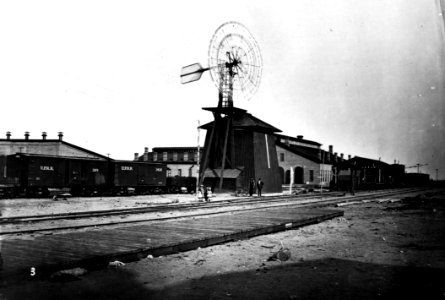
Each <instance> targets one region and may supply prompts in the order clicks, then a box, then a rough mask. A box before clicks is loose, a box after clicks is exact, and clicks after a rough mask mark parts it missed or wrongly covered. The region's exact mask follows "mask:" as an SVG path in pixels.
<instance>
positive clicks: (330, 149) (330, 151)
mask: <svg viewBox="0 0 445 300" xmlns="http://www.w3.org/2000/svg"><path fill="white" fill-rule="evenodd" d="M333 151H334V147H333V146H332V145H329V153H331V154H332V152H333Z"/></svg>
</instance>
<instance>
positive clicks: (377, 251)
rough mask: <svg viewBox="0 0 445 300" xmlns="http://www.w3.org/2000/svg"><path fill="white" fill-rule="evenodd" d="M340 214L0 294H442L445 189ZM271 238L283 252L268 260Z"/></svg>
mask: <svg viewBox="0 0 445 300" xmlns="http://www.w3.org/2000/svg"><path fill="white" fill-rule="evenodd" d="M341 209H342V210H344V217H341V218H336V219H333V220H330V221H326V222H323V223H320V224H316V225H311V226H307V227H303V228H300V229H296V230H289V231H285V232H280V233H276V234H270V235H265V236H259V237H255V238H252V239H249V240H243V241H236V242H231V243H227V244H223V245H217V246H212V247H207V248H202V249H197V250H193V251H188V252H183V253H178V254H174V255H168V256H163V257H154V258H146V259H143V260H140V261H137V262H133V263H127V264H126V265H124V266H120V267H109V268H107V269H103V270H89V271H88V273H86V274H85V275H82V276H76V277H68V278H67V277H62V278H58V279H54V280H49V279H44V280H43V279H42V280H38V281H32V280H30V281H26V282H20V283H17V284H15V285H12V286H8V287H3V288H1V289H0V299H405V298H406V299H407V298H410V299H445V194H444V193H443V192H442V193H441V194H436V195H429V196H428V197H416V198H407V199H404V200H403V201H400V202H394V203H391V202H384V203H376V202H369V203H362V204H356V205H347V206H343V207H341ZM281 243H282V244H283V245H284V247H285V248H288V249H289V250H290V253H291V257H290V259H288V260H286V261H269V260H268V258H269V257H270V256H271V255H272V254H273V253H275V252H276V251H277V250H279V249H280V247H281Z"/></svg>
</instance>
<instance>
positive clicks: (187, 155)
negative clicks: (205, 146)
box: [184, 152, 189, 161]
mask: <svg viewBox="0 0 445 300" xmlns="http://www.w3.org/2000/svg"><path fill="white" fill-rule="evenodd" d="M188 160H189V153H188V152H184V161H188Z"/></svg>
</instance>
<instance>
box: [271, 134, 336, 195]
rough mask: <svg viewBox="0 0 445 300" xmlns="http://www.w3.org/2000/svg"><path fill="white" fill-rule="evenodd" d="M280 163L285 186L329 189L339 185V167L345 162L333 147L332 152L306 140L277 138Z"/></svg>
mask: <svg viewBox="0 0 445 300" xmlns="http://www.w3.org/2000/svg"><path fill="white" fill-rule="evenodd" d="M276 138H277V140H276V147H277V159H278V165H279V170H280V177H281V183H282V184H283V185H289V184H292V185H293V186H295V187H329V186H331V185H333V184H335V183H336V166H337V164H338V163H339V162H341V161H343V160H344V158H343V154H341V155H340V157H337V153H334V152H333V146H329V152H327V151H325V150H323V149H321V144H320V143H317V142H315V141H311V140H307V139H304V138H303V136H302V135H298V136H297V137H291V136H286V135H281V134H276Z"/></svg>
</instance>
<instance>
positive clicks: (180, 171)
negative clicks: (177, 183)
mask: <svg viewBox="0 0 445 300" xmlns="http://www.w3.org/2000/svg"><path fill="white" fill-rule="evenodd" d="M178 176H179V177H181V176H182V170H181V169H178Z"/></svg>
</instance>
